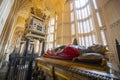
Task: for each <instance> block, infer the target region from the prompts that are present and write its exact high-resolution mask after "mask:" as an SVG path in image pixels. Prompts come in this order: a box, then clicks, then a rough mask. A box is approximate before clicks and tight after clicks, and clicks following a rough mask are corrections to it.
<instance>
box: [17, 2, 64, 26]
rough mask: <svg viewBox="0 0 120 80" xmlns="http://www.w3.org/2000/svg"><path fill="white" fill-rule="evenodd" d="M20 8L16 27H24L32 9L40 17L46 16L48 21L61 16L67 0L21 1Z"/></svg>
mask: <svg viewBox="0 0 120 80" xmlns="http://www.w3.org/2000/svg"><path fill="white" fill-rule="evenodd" d="M21 2H24V3H22V4H21V3H20V5H21V6H20V8H19V10H18V12H17V20H16V26H21V27H24V26H23V25H24V24H25V19H27V18H28V17H29V15H30V12H31V8H34V11H35V12H36V14H37V15H38V16H39V17H41V18H42V17H43V16H44V15H45V16H46V21H47V19H49V18H51V17H54V16H55V14H59V13H61V11H62V8H63V7H64V5H65V2H66V0H21Z"/></svg>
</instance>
